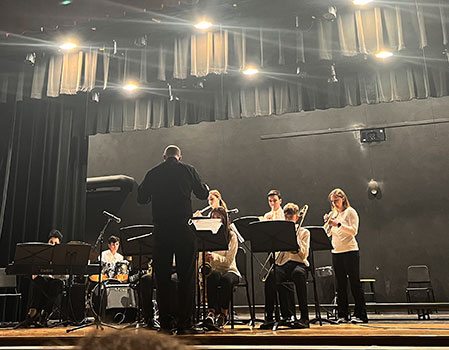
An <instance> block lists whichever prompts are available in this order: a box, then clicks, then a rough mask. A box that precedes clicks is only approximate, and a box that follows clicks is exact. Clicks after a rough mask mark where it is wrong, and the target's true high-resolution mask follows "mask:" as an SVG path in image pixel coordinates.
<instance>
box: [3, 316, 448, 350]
mask: <svg viewBox="0 0 449 350" xmlns="http://www.w3.org/2000/svg"><path fill="white" fill-rule="evenodd" d="M120 327H122V326H120ZM66 329H67V328H64V327H57V328H45V329H42V328H40V329H35V328H32V329H19V330H14V329H6V328H3V329H0V349H4V348H8V347H10V346H19V347H20V346H21V347H24V346H28V347H30V346H31V347H32V346H43V345H54V344H58V345H65V346H73V345H75V344H76V343H77V342H78V340H79V339H80V338H82V337H85V336H86V335H87V334H89V332H94V331H95V327H89V328H87V329H82V330H77V331H74V332H72V333H69V334H67V333H66ZM141 331H144V332H153V331H149V330H141ZM111 332H115V331H114V330H111V329H109V328H106V329H104V330H103V331H101V332H99V333H101V334H104V335H111ZM181 338H184V339H185V340H186V341H187V342H188V343H190V344H197V345H198V348H199V349H214V348H216V349H219V348H222V349H223V348H226V349H231V348H232V347H234V348H236V349H237V348H238V349H252V348H254V349H256V348H260V347H261V346H269V348H271V349H274V348H282V349H287V348H291V346H296V347H297V348H308V347H307V346H323V347H324V348H328V346H339V347H342V346H381V347H385V346H389V347H396V346H402V347H404V346H405V347H407V348H410V347H421V348H428V347H430V346H440V347H441V346H448V349H449V319H448V320H444V319H443V320H438V321H434V320H431V321H407V320H405V321H404V320H402V322H401V321H388V322H382V320H380V319H379V320H374V321H373V322H371V323H369V324H363V325H352V324H340V325H323V326H321V327H320V326H319V325H311V327H310V328H309V329H302V330H291V329H282V330H278V331H276V332H273V331H271V330H260V329H258V328H254V329H251V328H249V327H247V326H236V329H234V330H232V329H230V328H228V327H226V328H225V329H224V330H222V331H220V332H208V333H206V334H204V335H195V336H182V337H181ZM301 346H302V347H301ZM303 346H306V347H303ZM265 348H266V347H265ZM320 348H321V347H320ZM75 349H76V347H75Z"/></svg>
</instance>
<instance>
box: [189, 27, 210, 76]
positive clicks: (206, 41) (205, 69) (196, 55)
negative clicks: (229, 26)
mask: <svg viewBox="0 0 449 350" xmlns="http://www.w3.org/2000/svg"><path fill="white" fill-rule="evenodd" d="M212 40H213V35H212V33H202V34H195V35H192V37H191V62H192V68H191V71H190V74H191V75H193V76H195V77H204V76H206V75H208V74H209V73H210V69H211V62H212V52H213V51H212V49H213V41H212Z"/></svg>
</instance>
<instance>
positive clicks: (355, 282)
mask: <svg viewBox="0 0 449 350" xmlns="http://www.w3.org/2000/svg"><path fill="white" fill-rule="evenodd" d="M332 265H333V266H334V272H335V277H336V284H337V307H338V317H339V318H346V319H349V316H350V315H349V303H348V278H349V284H350V286H351V292H352V296H353V297H354V302H355V308H354V316H355V317H358V318H360V319H361V320H364V321H367V320H368V316H367V314H366V306H365V296H364V294H363V289H362V284H361V283H360V255H359V252H358V251H352V252H346V253H336V254H332Z"/></svg>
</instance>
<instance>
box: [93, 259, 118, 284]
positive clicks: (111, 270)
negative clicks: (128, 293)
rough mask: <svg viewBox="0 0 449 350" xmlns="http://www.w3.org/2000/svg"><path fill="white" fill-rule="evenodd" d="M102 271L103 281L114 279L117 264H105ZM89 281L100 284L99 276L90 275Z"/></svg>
mask: <svg viewBox="0 0 449 350" xmlns="http://www.w3.org/2000/svg"><path fill="white" fill-rule="evenodd" d="M102 265H103V267H102V269H101V281H105V280H107V279H112V278H114V276H115V264H114V263H107V262H103V264H102ZM89 280H90V281H92V282H98V274H95V275H90V276H89Z"/></svg>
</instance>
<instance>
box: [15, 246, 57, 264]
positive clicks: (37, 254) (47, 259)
mask: <svg viewBox="0 0 449 350" xmlns="http://www.w3.org/2000/svg"><path fill="white" fill-rule="evenodd" d="M53 248H54V245H53V244H50V243H40V242H29V243H17V245H16V252H15V254H14V264H16V265H49V264H50V263H51V259H52V257H53Z"/></svg>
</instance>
